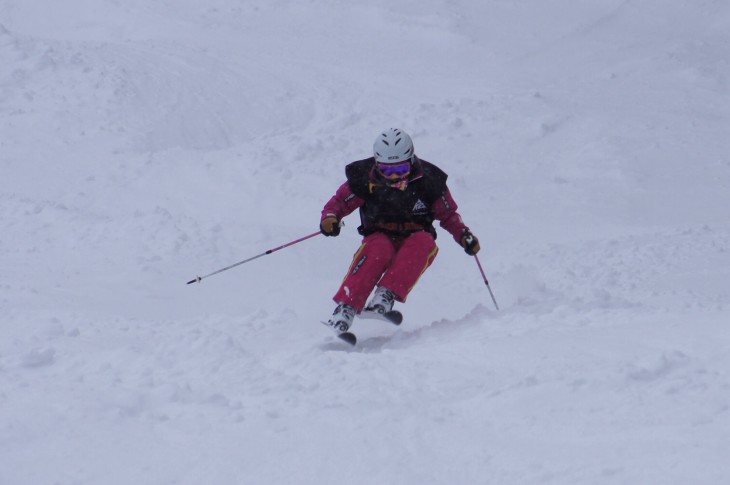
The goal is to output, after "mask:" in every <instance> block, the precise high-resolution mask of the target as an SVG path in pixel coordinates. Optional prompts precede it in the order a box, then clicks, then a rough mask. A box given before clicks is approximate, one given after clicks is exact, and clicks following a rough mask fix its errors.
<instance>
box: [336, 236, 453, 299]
mask: <svg viewBox="0 0 730 485" xmlns="http://www.w3.org/2000/svg"><path fill="white" fill-rule="evenodd" d="M438 251H439V250H438V246H436V241H434V238H433V236H432V235H431V234H429V233H427V232H414V233H413V234H411V235H409V236H406V237H393V236H389V235H387V234H384V233H380V232H376V233H374V234H370V235H369V236H366V237H365V238H364V239H363V241H362V245H361V246H360V248H359V249H358V250H357V252H356V253H355V256H354V257H353V258H352V264H351V265H350V268H349V269H348V270H347V275H346V276H345V279H344V280H343V282H342V285H341V286H340V289H339V290H338V291H337V293H336V294H335V296H334V298H333V299H334V300H335V302H337V303H347V304H348V305H351V306H353V307H354V308H355V309H356V310H357V312H358V313H360V312H361V311H362V309H363V308H365V304H366V302H367V299H368V296H370V293H371V292H372V291H373V288H374V287H375V285H376V284H377V285H378V286H384V287H385V288H387V289H389V290H390V291H392V292H393V293H395V295H396V300H398V301H401V302H404V301H406V298H407V297H408V293H410V292H411V290H412V289H413V287H414V286H415V285H416V282H417V281H418V279H419V278H420V277H421V275H422V274H423V273H424V271H426V269H428V267H429V266H431V263H433V260H434V259H435V258H436V254H438Z"/></svg>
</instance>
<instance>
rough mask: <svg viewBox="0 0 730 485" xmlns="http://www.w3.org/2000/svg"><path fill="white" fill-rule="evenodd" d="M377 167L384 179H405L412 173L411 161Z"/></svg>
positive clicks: (381, 164) (380, 164)
mask: <svg viewBox="0 0 730 485" xmlns="http://www.w3.org/2000/svg"><path fill="white" fill-rule="evenodd" d="M377 167H378V171H379V172H380V173H381V175H382V176H383V177H385V178H387V179H391V180H392V179H399V178H403V177H405V176H406V175H408V174H409V173H410V172H411V161H410V160H406V161H405V162H398V163H379V164H378V165H377Z"/></svg>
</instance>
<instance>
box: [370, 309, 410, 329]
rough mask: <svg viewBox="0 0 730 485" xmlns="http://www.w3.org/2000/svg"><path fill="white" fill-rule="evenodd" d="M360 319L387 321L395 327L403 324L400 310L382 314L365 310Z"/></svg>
mask: <svg viewBox="0 0 730 485" xmlns="http://www.w3.org/2000/svg"><path fill="white" fill-rule="evenodd" d="M360 318H364V319H369V320H385V321H386V322H390V323H392V324H393V325H400V324H401V323H403V314H402V313H401V312H399V311H398V310H391V311H389V312H384V313H380V312H374V311H369V310H367V309H365V310H363V311H362V313H360Z"/></svg>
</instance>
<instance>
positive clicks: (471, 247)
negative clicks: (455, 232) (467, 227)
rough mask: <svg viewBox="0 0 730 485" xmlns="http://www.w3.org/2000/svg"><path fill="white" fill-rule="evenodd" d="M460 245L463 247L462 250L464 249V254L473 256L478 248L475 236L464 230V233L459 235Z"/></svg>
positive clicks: (477, 240)
mask: <svg viewBox="0 0 730 485" xmlns="http://www.w3.org/2000/svg"><path fill="white" fill-rule="evenodd" d="M461 246H462V247H463V248H464V251H466V254H468V255H469V256H474V255H475V254H476V253H478V252H479V249H480V248H479V239H477V237H476V236H475V235H474V234H472V233H471V232H469V231H464V234H463V235H462V236H461Z"/></svg>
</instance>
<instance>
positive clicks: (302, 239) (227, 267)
mask: <svg viewBox="0 0 730 485" xmlns="http://www.w3.org/2000/svg"><path fill="white" fill-rule="evenodd" d="M319 234H320V232H319V231H317V232H313V233H312V234H310V235H308V236H304V237H301V238H299V239H297V240H296V241H292V242H290V243H286V244H284V245H283V246H279V247H278V248H274V249H269V250H268V251H266V252H263V253H261V254H258V255H256V256H254V257H252V258H248V259H244V260H243V261H239V262H238V263H234V264H232V265H230V266H226V267H225V268H222V269H219V270H218V271H213V272H212V273H210V274H207V275H205V276H196V277H195V278H194V279H192V280H190V281H188V283H187V284H190V283H195V282H197V283H200V282H201V281H202V280H203V279H205V278H207V277H208V276H213V275H215V274H218V273H222V272H224V271H227V270H229V269H231V268H235V267H236V266H240V265H242V264H244V263H248V262H249V261H253V260H254V259H258V258H260V257H261V256H266V255H267V254H271V253H273V252H276V251H278V250H279V249H284V248H288V247H289V246H293V245H294V244H296V243H300V242H302V241H304V240H306V239H309V238H310V237H314V236H318V235H319Z"/></svg>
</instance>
